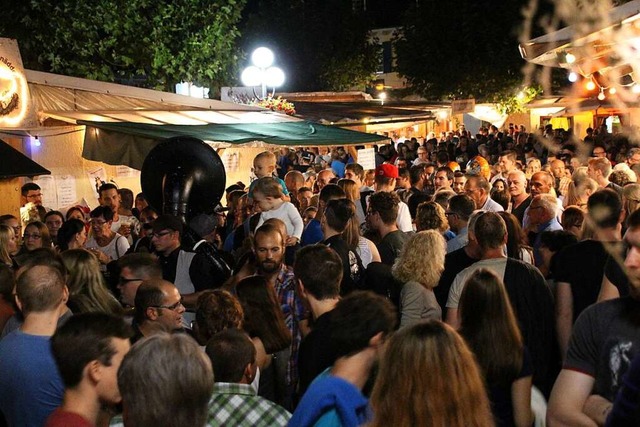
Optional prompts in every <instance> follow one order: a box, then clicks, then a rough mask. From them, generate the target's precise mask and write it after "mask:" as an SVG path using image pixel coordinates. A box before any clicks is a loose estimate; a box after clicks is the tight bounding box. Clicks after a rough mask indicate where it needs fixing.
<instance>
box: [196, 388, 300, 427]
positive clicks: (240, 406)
mask: <svg viewBox="0 0 640 427" xmlns="http://www.w3.org/2000/svg"><path fill="white" fill-rule="evenodd" d="M289 418H291V414H290V413H288V412H287V411H286V410H285V409H284V408H282V407H280V406H278V405H276V404H275V403H273V402H271V401H270V400H267V399H264V398H262V397H260V396H256V392H255V390H254V389H253V387H251V385H250V384H236V383H215V384H214V385H213V396H212V397H211V400H210V401H209V419H208V426H209V427H217V426H224V427H234V426H238V427H271V426H275V427H277V426H286V425H287V423H288V422H289Z"/></svg>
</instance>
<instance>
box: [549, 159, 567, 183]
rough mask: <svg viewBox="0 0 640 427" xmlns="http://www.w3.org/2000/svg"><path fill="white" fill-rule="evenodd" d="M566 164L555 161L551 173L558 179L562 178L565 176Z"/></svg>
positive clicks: (558, 160) (552, 163)
mask: <svg viewBox="0 0 640 427" xmlns="http://www.w3.org/2000/svg"><path fill="white" fill-rule="evenodd" d="M565 170H566V169H565V164H564V161H562V160H560V159H555V160H554V161H552V162H551V173H552V174H553V176H554V177H556V178H562V177H563V176H565Z"/></svg>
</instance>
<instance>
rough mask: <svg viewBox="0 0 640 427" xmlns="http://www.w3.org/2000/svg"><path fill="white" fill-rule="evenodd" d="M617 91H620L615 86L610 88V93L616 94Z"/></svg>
mask: <svg viewBox="0 0 640 427" xmlns="http://www.w3.org/2000/svg"><path fill="white" fill-rule="evenodd" d="M616 92H618V91H617V90H616V88H615V87H612V88H611V89H609V95H615V94H616Z"/></svg>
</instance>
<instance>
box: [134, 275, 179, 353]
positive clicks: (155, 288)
mask: <svg viewBox="0 0 640 427" xmlns="http://www.w3.org/2000/svg"><path fill="white" fill-rule="evenodd" d="M134 303H135V313H134V316H133V324H132V326H133V329H134V331H135V334H134V335H133V337H131V344H132V345H133V344H134V343H135V342H137V341H138V340H140V339H141V338H144V337H149V336H152V335H156V334H159V333H163V332H168V333H173V332H180V331H183V330H184V320H183V318H182V316H183V314H184V312H185V308H184V305H182V297H181V296H180V292H179V291H178V288H176V287H175V285H174V284H173V283H171V282H167V281H166V280H162V279H150V280H146V281H144V282H142V284H141V285H140V286H139V287H138V291H137V292H136V297H135V301H134Z"/></svg>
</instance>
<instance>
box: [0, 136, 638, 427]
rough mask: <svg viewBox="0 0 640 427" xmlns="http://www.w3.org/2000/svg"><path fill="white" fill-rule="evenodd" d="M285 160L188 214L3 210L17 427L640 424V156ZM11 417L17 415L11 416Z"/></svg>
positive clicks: (276, 154) (552, 153) (513, 144)
mask: <svg viewBox="0 0 640 427" xmlns="http://www.w3.org/2000/svg"><path fill="white" fill-rule="evenodd" d="M357 148H362V147H342V146H332V147H328V146H327V147H297V148H293V147H292V148H281V149H279V150H276V151H269V150H267V151H264V152H262V153H260V154H258V155H257V156H256V157H255V159H254V162H253V169H252V171H251V177H250V178H249V177H248V179H247V182H246V184H245V183H242V182H238V183H236V184H233V185H231V186H229V187H228V188H227V189H226V192H225V195H224V196H223V200H222V201H221V204H220V205H218V206H216V207H215V209H212V210H211V211H210V212H202V213H199V214H197V215H194V216H192V217H189V218H186V222H185V218H178V217H176V216H172V215H168V214H163V213H162V212H160V211H159V210H158V209H157V208H158V207H152V206H149V205H148V203H147V201H146V200H145V197H144V195H143V194H138V195H137V196H136V197H134V195H133V193H132V192H131V191H130V190H128V189H119V188H118V187H117V186H116V185H114V184H112V183H107V184H104V185H102V186H100V187H99V188H98V194H97V196H98V197H97V199H98V202H99V206H98V207H96V208H95V209H93V210H90V209H88V208H86V207H82V206H78V207H73V208H70V209H68V210H66V211H65V212H60V211H56V210H49V209H47V208H46V207H45V206H42V190H41V189H40V188H39V187H38V186H37V185H36V184H34V183H27V184H25V185H24V186H23V187H22V198H23V199H22V202H23V206H22V209H21V215H20V217H17V216H13V215H10V214H6V215H1V216H0V330H2V335H1V338H0V412H1V413H2V414H3V416H4V419H3V420H1V421H2V422H4V423H5V424H6V425H9V426H27V425H34V426H36V425H37V426H39V425H47V426H62V425H65V426H90V425H101V426H102V425H122V424H123V425H125V426H147V425H148V426H151V425H166V426H173V425H175V426H178V425H180V426H182V425H194V426H196V425H199V426H204V425H210V426H218V425H224V426H233V425H238V426H271V425H292V426H314V425H318V426H328V425H336V426H356V425H375V426H391V425H393V426H396V425H397V426H493V425H497V426H518V427H520V426H531V425H533V424H534V423H535V425H544V424H545V422H546V423H547V424H549V425H604V424H605V423H606V424H607V425H612V426H619V425H637V424H638V421H640V419H639V418H638V413H639V412H638V407H639V405H638V402H639V400H638V396H639V395H638V390H640V388H638V387H639V386H640V374H639V373H640V351H638V349H639V348H640V347H639V346H640V317H639V316H638V315H637V313H640V213H639V211H638V207H639V206H640V184H638V183H637V181H638V175H637V174H638V173H640V148H635V147H634V144H632V143H631V142H630V140H629V138H628V137H627V136H625V135H623V134H615V135H614V134H611V133H609V132H608V130H607V128H606V126H604V125H603V126H601V127H599V128H597V129H595V130H593V129H588V130H587V134H586V135H582V136H578V135H573V134H572V132H571V131H566V130H563V129H553V128H552V127H551V126H546V127H544V128H542V129H540V130H539V131H535V132H527V130H526V129H525V128H524V127H523V126H514V125H512V124H509V125H506V126H505V127H504V128H503V129H498V128H497V127H496V126H489V127H486V128H484V127H483V128H480V129H479V131H478V133H477V134H476V135H471V132H469V131H468V130H466V129H465V127H464V126H461V127H460V128H459V129H457V130H456V131H451V132H443V133H442V134H441V135H439V136H436V135H434V134H429V135H427V136H426V137H424V138H420V140H418V139H417V138H411V139H408V140H405V141H401V142H393V143H389V144H382V145H379V146H375V147H374V149H375V168H372V169H369V170H365V169H364V168H363V167H362V166H361V165H360V164H358V161H357V160H358V159H357V151H356V149H357ZM2 422H0V425H2Z"/></svg>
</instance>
